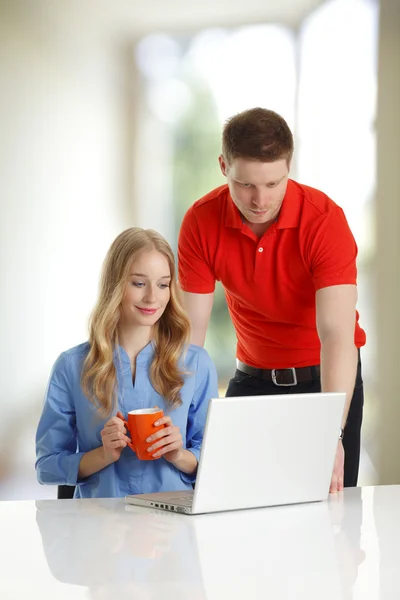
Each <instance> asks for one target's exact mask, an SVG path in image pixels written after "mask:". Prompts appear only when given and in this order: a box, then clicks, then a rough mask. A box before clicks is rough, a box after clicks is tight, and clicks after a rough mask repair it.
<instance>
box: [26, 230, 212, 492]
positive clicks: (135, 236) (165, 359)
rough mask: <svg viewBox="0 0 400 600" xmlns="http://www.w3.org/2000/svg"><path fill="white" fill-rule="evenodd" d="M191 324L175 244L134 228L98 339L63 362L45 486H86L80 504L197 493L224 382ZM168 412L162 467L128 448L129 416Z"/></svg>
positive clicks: (104, 293)
mask: <svg viewBox="0 0 400 600" xmlns="http://www.w3.org/2000/svg"><path fill="white" fill-rule="evenodd" d="M189 328H190V326H189V320H188V317H187V316H186V313H185V312H184V310H183V308H182V305H181V302H180V298H179V290H178V287H177V281H176V271H175V262H174V256H173V253H172V250H171V248H170V246H169V245H168V243H167V242H166V240H165V239H164V238H163V237H162V236H161V235H159V234H158V233H156V232H155V231H152V230H143V229H140V228H131V229H127V230H126V231H124V232H123V233H121V234H120V235H119V236H118V237H117V238H116V240H115V241H114V242H113V244H112V245H111V247H110V249H109V251H108V254H107V256H106V259H105V262H104V265H103V273H102V278H101V285H100V294H99V299H98V302H97V304H96V306H95V308H94V311H93V314H92V317H91V322H90V334H89V341H88V342H86V343H84V344H81V345H79V346H76V347H74V348H71V349H70V350H67V351H66V352H63V353H62V354H61V355H60V357H59V358H58V360H57V361H56V363H55V366H54V368H53V372H52V374H51V377H50V382H49V385H48V389H47V393H46V398H45V403H44V408H43V413H42V416H41V419H40V422H39V426H38V430H37V434H36V454H37V460H36V470H37V476H38V480H39V482H40V483H43V484H56V485H70V486H76V491H75V497H77V498H93V497H114V496H124V495H126V494H141V493H149V492H160V491H172V490H181V489H190V488H192V483H193V482H194V480H195V477H196V471H197V465H198V460H199V455H200V448H201V443H202V438H203V430H204V424H205V418H206V412H207V406H208V402H209V400H210V398H212V397H216V396H217V394H218V391H217V377H216V371H215V367H214V365H213V363H212V362H211V360H210V358H209V356H208V354H207V352H206V351H205V350H204V349H203V348H200V347H199V346H194V345H189V343H188V340H189ZM153 406H158V407H160V408H162V409H163V410H164V417H163V418H162V419H161V421H160V422H159V424H161V423H164V424H166V427H164V429H162V430H161V432H159V433H161V437H156V439H154V440H152V441H151V445H150V447H149V451H150V452H151V454H152V456H153V457H154V458H156V459H159V460H150V461H141V460H139V459H138V458H137V457H136V454H135V453H134V452H133V451H132V450H131V449H130V448H129V447H127V442H128V441H129V438H128V437H127V431H126V429H125V427H124V423H123V420H122V418H123V417H124V416H126V415H127V413H128V412H129V411H131V410H134V409H139V408H150V407H153Z"/></svg>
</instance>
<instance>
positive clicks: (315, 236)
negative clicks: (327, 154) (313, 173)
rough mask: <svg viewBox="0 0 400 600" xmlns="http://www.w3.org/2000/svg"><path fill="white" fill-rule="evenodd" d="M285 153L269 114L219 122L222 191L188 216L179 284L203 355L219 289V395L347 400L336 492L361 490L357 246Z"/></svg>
mask: <svg viewBox="0 0 400 600" xmlns="http://www.w3.org/2000/svg"><path fill="white" fill-rule="evenodd" d="M292 154H293V136H292V133H291V131H290V129H289V127H288V125H287V123H286V121H285V120H284V119H283V118H282V117H281V116H280V115H278V114H276V113H275V112H273V111H271V110H265V109H262V108H254V109H251V110H247V111H245V112H242V113H240V114H238V115H236V116H234V117H232V118H231V119H230V120H229V121H228V122H227V123H226V125H225V127H224V130H223V139H222V154H221V156H220V157H219V163H220V167H221V171H222V173H223V175H224V176H225V177H226V179H227V185H223V186H221V187H219V188H217V189H216V190H213V191H212V192H210V193H209V194H207V195H206V196H204V197H203V198H201V199H200V200H198V201H197V202H195V203H194V205H193V206H191V208H189V210H188V211H187V213H186V215H185V217H184V219H183V222H182V227H181V231H180V235H179V245H178V258H179V278H180V284H181V287H182V290H183V291H184V302H185V306H186V309H187V311H188V313H189V317H190V320H191V323H192V342H193V343H195V344H198V345H200V346H202V345H203V344H204V341H205V337H206V331H207V327H208V323H209V318H210V314H211V309H212V305H213V296H214V288H215V281H216V280H218V281H221V283H222V285H223V287H224V289H225V294H226V299H227V303H228V308H229V312H230V315H231V318H232V322H233V325H234V327H235V330H236V336H237V340H238V343H237V370H236V373H235V376H234V377H233V379H231V381H230V382H229V387H228V390H227V396H246V395H256V394H284V393H307V392H319V391H321V390H322V391H323V392H338V391H344V392H346V403H345V409H344V413H343V419H342V427H341V430H340V432H338V438H339V439H338V445H337V452H336V458H335V464H334V469H333V473H332V480H331V486H330V491H331V492H336V491H340V490H342V489H343V485H344V486H346V487H349V486H356V485H357V477H358V468H359V456H360V431H361V422H362V411H363V383H362V378H361V363H360V359H359V350H358V349H359V348H360V347H361V346H363V345H364V344H365V333H364V331H363V330H362V329H361V328H360V326H359V324H358V313H357V312H356V302H357V287H356V276H357V271H356V255H357V246H356V243H355V241H354V238H353V236H352V234H351V231H350V229H349V226H348V224H347V221H346V218H345V216H344V214H343V211H342V210H341V208H339V207H338V206H337V205H336V204H335V203H334V202H333V201H332V200H331V199H330V198H328V197H327V196H326V195H325V194H323V193H322V192H320V191H318V190H316V189H313V188H310V187H308V186H305V185H301V184H299V183H296V182H295V181H293V180H291V179H289V169H290V163H291V159H292ZM312 426H313V424H312V423H310V427H312ZM304 435H305V436H306V435H307V432H304Z"/></svg>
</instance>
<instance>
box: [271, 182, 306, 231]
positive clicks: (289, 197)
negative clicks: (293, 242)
mask: <svg viewBox="0 0 400 600" xmlns="http://www.w3.org/2000/svg"><path fill="white" fill-rule="evenodd" d="M301 206H302V201H301V192H300V188H299V187H298V186H297V185H296V183H295V182H294V181H293V180H292V179H289V181H288V184H287V188H286V194H285V197H284V199H283V202H282V207H281V210H280V212H279V216H278V220H277V222H276V228H277V229H290V228H291V227H298V226H299V224H300V214H301Z"/></svg>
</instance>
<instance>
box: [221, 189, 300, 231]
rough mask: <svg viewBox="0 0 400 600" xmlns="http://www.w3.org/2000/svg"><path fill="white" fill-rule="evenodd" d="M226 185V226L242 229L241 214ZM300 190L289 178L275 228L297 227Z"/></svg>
mask: <svg viewBox="0 0 400 600" xmlns="http://www.w3.org/2000/svg"><path fill="white" fill-rule="evenodd" d="M226 187H227V196H226V200H227V203H226V221H225V225H226V227H233V228H234V229H242V227H243V221H242V215H241V213H240V211H239V209H238V208H237V206H236V205H235V204H234V202H233V200H232V197H231V194H230V192H229V188H228V186H226ZM301 204H302V202H301V192H300V188H299V187H298V186H297V185H296V183H295V182H294V181H293V180H292V179H289V181H288V184H287V188H286V194H285V197H284V199H283V202H282V207H281V210H280V213H279V216H278V221H277V223H276V228H277V229H290V228H292V227H298V226H299V223H300V213H301Z"/></svg>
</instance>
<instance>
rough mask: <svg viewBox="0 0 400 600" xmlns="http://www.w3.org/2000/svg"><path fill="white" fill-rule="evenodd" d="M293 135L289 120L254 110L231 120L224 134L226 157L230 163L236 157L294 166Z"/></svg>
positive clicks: (223, 151) (273, 113) (223, 153)
mask: <svg viewBox="0 0 400 600" xmlns="http://www.w3.org/2000/svg"><path fill="white" fill-rule="evenodd" d="M292 154H293V135H292V132H291V131H290V129H289V126H288V124H287V123H286V121H285V119H284V118H283V117H281V116H280V115H278V113H276V112H274V111H273V110H267V109H266V108H251V109H250V110H245V111H243V112H241V113H239V114H237V115H235V116H234V117H231V118H230V119H228V121H227V122H226V123H225V126H224V129H223V132H222V155H223V157H224V159H225V160H226V162H227V163H231V162H232V161H233V160H234V159H235V158H247V159H249V160H259V161H260V162H274V161H276V160H280V159H282V158H284V159H286V162H287V163H288V165H289V164H290V161H291V158H292Z"/></svg>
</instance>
